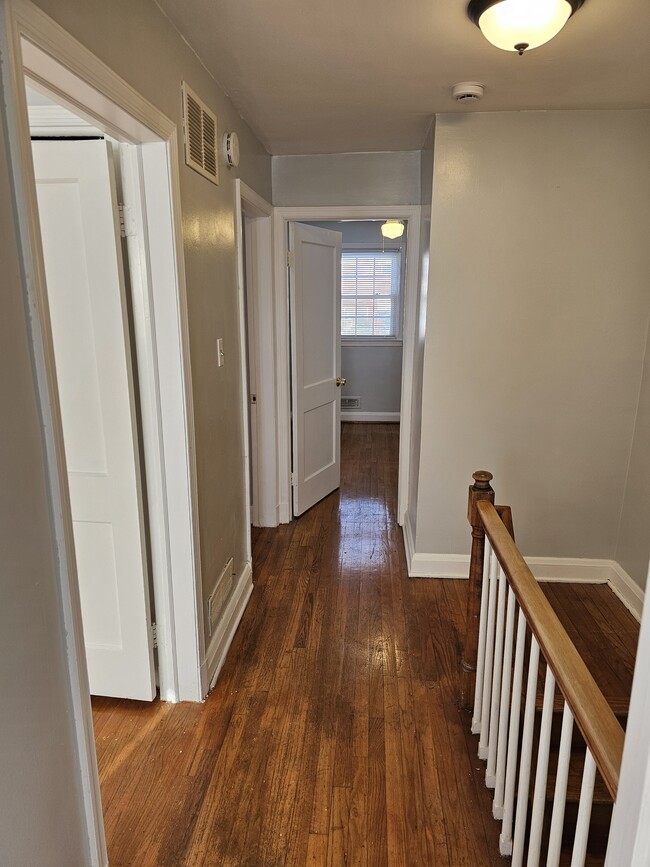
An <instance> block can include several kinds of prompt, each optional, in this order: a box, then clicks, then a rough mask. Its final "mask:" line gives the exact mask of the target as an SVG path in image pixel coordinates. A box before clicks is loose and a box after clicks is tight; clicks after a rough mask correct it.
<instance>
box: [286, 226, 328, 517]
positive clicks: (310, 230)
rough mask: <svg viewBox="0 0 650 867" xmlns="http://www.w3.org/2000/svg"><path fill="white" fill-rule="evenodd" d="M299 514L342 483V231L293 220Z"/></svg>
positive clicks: (295, 488) (296, 510) (294, 402)
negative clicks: (340, 386)
mask: <svg viewBox="0 0 650 867" xmlns="http://www.w3.org/2000/svg"><path fill="white" fill-rule="evenodd" d="M289 249H290V252H291V255H290V260H289V261H290V265H289V287H290V301H291V369H292V392H293V393H292V412H293V513H294V515H301V514H302V513H303V512H305V511H306V510H307V509H309V508H310V507H311V506H313V505H314V503H317V502H318V501H319V500H322V498H323V497H325V496H327V494H330V493H331V492H332V491H334V490H336V488H338V486H339V485H340V483H341V399H340V394H341V393H340V388H339V387H338V386H339V385H340V384H341V378H340V377H341V233H340V232H332V231H330V230H329V229H321V228H318V227H316V226H306V225H305V224H304V223H289Z"/></svg>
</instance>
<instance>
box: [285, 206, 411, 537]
mask: <svg viewBox="0 0 650 867" xmlns="http://www.w3.org/2000/svg"><path fill="white" fill-rule="evenodd" d="M420 212H421V208H420V206H419V205H399V206H397V205H382V206H375V205H372V206H367V205H364V206H339V207H331V206H327V207H300V208H275V210H274V212H273V243H274V260H275V266H274V270H275V337H276V350H275V351H276V359H275V362H276V363H275V372H276V383H277V394H276V407H277V424H276V430H277V443H278V445H277V461H278V463H277V478H278V482H277V484H278V513H279V514H278V518H279V521H280V523H287V522H288V521H290V520H291V517H292V513H291V402H290V390H289V382H290V353H289V288H288V279H287V249H288V247H287V231H288V230H287V225H288V223H289V222H290V221H292V220H297V221H300V220H302V221H312V220H317V221H319V222H324V221H332V220H381V219H387V218H389V217H390V218H394V219H396V220H407V221H408V240H407V246H406V281H405V283H404V320H403V354H402V397H401V404H400V437H399V483H398V494H397V520H398V522H399V523H400V524H402V523H403V521H404V517H405V515H406V511H407V508H408V484H409V462H410V444H411V406H412V389H413V369H414V353H415V342H416V341H415V329H416V325H417V323H416V321H415V317H416V310H417V298H418V292H419V260H420ZM343 372H344V373H345V371H343Z"/></svg>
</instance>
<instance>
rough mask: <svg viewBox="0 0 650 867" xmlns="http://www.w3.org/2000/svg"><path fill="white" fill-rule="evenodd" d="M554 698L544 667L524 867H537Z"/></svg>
mask: <svg viewBox="0 0 650 867" xmlns="http://www.w3.org/2000/svg"><path fill="white" fill-rule="evenodd" d="M554 698H555V678H554V677H553V672H552V671H551V666H550V665H548V664H547V666H546V681H545V683H544V704H543V705H542V724H541V727H540V731H539V749H538V750H537V769H536V771H535V794H534V795H533V815H532V818H531V820H530V841H529V843H528V860H527V862H526V867H539V853H540V851H541V848H542V830H543V827H544V808H545V806H546V783H547V780H548V754H549V748H550V745H551V723H552V722H553V699H554Z"/></svg>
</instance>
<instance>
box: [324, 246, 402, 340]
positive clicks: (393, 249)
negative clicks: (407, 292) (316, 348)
mask: <svg viewBox="0 0 650 867" xmlns="http://www.w3.org/2000/svg"><path fill="white" fill-rule="evenodd" d="M355 252H358V253H398V254H399V286H398V297H397V329H396V333H395V334H391V335H390V336H386V337H381V336H380V335H377V334H368V335H367V336H364V335H362V334H350V335H344V334H341V335H340V337H341V346H344V345H345V346H402V343H403V328H404V286H405V277H406V267H405V265H406V245H405V244H404V243H402V242H401V241H389V240H387V241H386V243H385V245H384V246H383V247H381V246H379V245H378V244H376V243H365V244H363V243H359V244H349V243H348V244H343V245H342V246H341V258H342V257H343V255H344V254H345V253H355ZM340 291H341V289H339V292H340ZM340 327H341V326H340V323H339V331H340Z"/></svg>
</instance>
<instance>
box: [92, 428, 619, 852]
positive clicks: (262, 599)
mask: <svg viewBox="0 0 650 867" xmlns="http://www.w3.org/2000/svg"><path fill="white" fill-rule="evenodd" d="M398 438H399V427H398V426H397V425H389V424H374V425H369V424H344V425H343V428H342V470H341V489H340V491H337V492H335V493H333V494H332V495H330V496H329V497H327V498H325V499H324V500H323V501H321V502H320V503H318V504H316V506H314V507H313V508H312V509H310V510H309V511H308V512H307V513H306V514H305V515H303V516H301V517H300V518H299V519H297V520H295V521H293V522H292V523H291V524H288V525H284V526H281V527H278V528H274V529H269V528H265V529H258V530H254V531H253V539H252V550H253V574H254V584H255V588H254V591H253V595H252V597H251V601H250V603H249V605H248V607H247V609H246V612H245V613H244V617H243V619H242V622H241V624H240V626H239V629H238V630H237V633H236V634H235V637H234V639H233V642H232V645H231V648H230V651H229V653H228V657H227V659H226V661H225V663H224V666H223V668H222V670H221V673H220V675H219V680H218V682H217V684H216V686H215V688H214V689H213V691H212V692H211V694H210V695H209V696H208V698H207V700H206V701H205V702H204V703H203V704H196V705H194V704H180V705H169V704H164V703H161V702H159V701H155V702H152V703H151V704H147V703H138V702H128V701H119V700H113V699H94V700H93V714H94V719H95V724H96V744H97V755H98V761H99V768H100V783H101V788H102V797H103V803H104V815H105V824H106V833H107V839H108V849H109V856H110V863H111V865H112V867H134V865H138V867H180V865H182V867H190V865H196V867H198V865H201V867H210V865H215V867H216V865H219V867H225V865H228V867H242V865H244V867H279V865H282V867H303V865H312V867H328V865H331V867H343V865H355V867H418V865H435V867H463V865H465V867H497V865H500V864H501V863H502V861H501V858H500V856H499V854H498V825H497V824H496V823H495V822H494V821H493V820H492V817H491V813H490V793H489V792H488V790H486V789H485V786H484V782H483V779H484V773H485V769H484V765H483V764H482V763H481V762H479V761H478V760H477V758H476V739H475V738H474V737H473V736H472V735H471V734H470V732H469V716H468V715H467V714H465V713H463V712H462V711H461V710H460V709H459V705H458V697H459V654H460V647H461V636H462V635H463V634H464V623H465V605H466V588H467V585H466V582H463V581H444V580H437V579H436V580H411V579H409V578H408V577H407V574H406V565H405V557H404V549H403V540H402V534H401V530H400V528H399V527H398V526H397V523H396V517H395V513H396V501H397V473H398V461H397V448H398ZM572 599H573V602H571V605H573V604H574V603H575V604H576V605H578V606H581V613H580V614H579V615H577V616H578V617H579V618H580V619H581V620H582V622H583V623H586V624H588V625H589V628H595V624H597V623H598V622H599V620H602V619H603V618H606V616H607V615H606V614H605V613H604V611H605V609H606V606H607V600H606V598H605V597H603V596H602V594H601V595H598V596H597V597H594V598H591V597H588V596H586V595H585V594H584V591H583V590H581V591H580V593H578V594H577V595H574V596H573V597H572ZM568 604H569V603H567V602H566V598H565V599H564V602H563V603H562V606H564V607H562V606H560V607H561V608H562V610H566V606H567V605H568ZM558 605H560V603H559V602H558ZM567 616H568V615H567ZM611 623H612V626H611V627H610V630H609V631H610V633H611V636H610V637H611V638H612V641H614V639H615V638H616V634H615V633H616V632H617V630H618V631H619V632H621V631H622V629H623V626H624V625H625V624H627V625H628V626H629V623H627V621H626V619H625V616H624V615H623V614H621V613H620V612H617V613H616V615H615V617H614V616H613V617H612V618H611ZM614 624H617V625H616V626H614ZM618 640H619V644H620V647H619V650H620V652H621V656H622V658H624V659H625V660H626V663H625V665H626V666H628V667H629V663H630V659H631V658H633V651H632V650H631V649H630V648H631V646H632V644H633V639H630V638H625V639H624V638H620V637H619V639H618ZM593 658H594V660H595V661H596V662H597V661H598V657H597V654H595V655H593ZM625 670H627V669H625ZM617 677H618V680H619V683H618V687H617V688H619V687H621V688H622V686H621V684H622V682H623V680H624V673H623V670H621V669H619V663H618V662H609V663H608V664H607V666H606V680H607V682H608V683H610V685H614V682H615V681H616V678H617Z"/></svg>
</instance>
